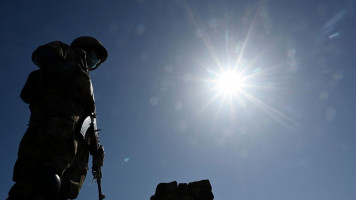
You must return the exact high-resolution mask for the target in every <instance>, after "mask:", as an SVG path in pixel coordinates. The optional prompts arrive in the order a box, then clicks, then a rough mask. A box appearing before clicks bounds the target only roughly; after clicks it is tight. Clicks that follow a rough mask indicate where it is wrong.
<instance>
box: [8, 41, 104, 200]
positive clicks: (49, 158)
mask: <svg viewBox="0 0 356 200" xmlns="http://www.w3.org/2000/svg"><path fill="white" fill-rule="evenodd" d="M106 56H107V55H106ZM105 59H106V57H105ZM105 59H104V60H105ZM32 60H33V62H34V63H35V64H36V65H37V66H39V68H40V69H38V70H36V71H34V72H32V73H31V74H30V75H29V77H28V79H27V81H26V84H25V86H24V88H23V89H22V92H21V98H22V100H23V101H24V102H25V103H27V104H29V108H30V111H31V117H30V122H29V125H28V128H27V130H26V133H25V135H24V136H23V138H22V140H21V143H20V146H19V151H18V159H17V161H16V163H15V167H14V173H13V180H14V181H15V184H14V185H13V187H12V188H11V190H10V191H9V198H8V199H9V200H12V199H19V200H22V199H36V198H38V196H41V197H40V198H42V199H60V198H63V199H68V198H70V199H74V198H76V197H77V195H78V193H79V191H80V188H81V187H82V185H83V182H84V179H85V176H86V174H87V170H88V157H89V148H88V145H87V143H86V141H85V140H84V138H83V137H82V136H81V135H80V134H79V130H80V126H81V123H82V122H83V120H84V118H85V117H87V116H88V115H90V114H91V113H95V105H94V97H93V92H92V85H91V80H90V77H89V69H88V67H87V59H86V52H85V51H83V50H81V49H78V48H74V47H73V45H71V46H69V45H67V44H65V43H62V42H60V41H55V42H51V43H48V44H46V45H43V46H40V47H39V48H37V49H36V50H35V51H34V53H33V55H32ZM102 62H103V61H102ZM99 64H100V63H99ZM53 174H54V175H56V177H57V179H58V178H60V179H59V180H60V183H59V184H60V186H58V185H57V186H58V188H59V187H60V190H59V192H58V191H52V190H57V189H56V188H55V187H56V184H57V183H55V182H56V180H55V179H56V178H55V177H54V178H53V177H51V176H52V175H53ZM51 184H52V185H54V186H55V187H54V189H53V187H52V186H51Z"/></svg>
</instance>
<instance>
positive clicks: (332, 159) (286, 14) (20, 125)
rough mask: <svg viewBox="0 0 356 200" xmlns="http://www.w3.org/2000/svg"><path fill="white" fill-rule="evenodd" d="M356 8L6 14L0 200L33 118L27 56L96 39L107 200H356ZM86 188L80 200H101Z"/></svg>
mask: <svg viewBox="0 0 356 200" xmlns="http://www.w3.org/2000/svg"><path fill="white" fill-rule="evenodd" d="M355 6H356V3H355V1H352V0H340V1H331V0H330V1H329V0H326V1H322V0H320V1H319V0H314V1H311V0H298V1H297V0H293V1H292V0H265V1H254V0H249V1H234V0H231V1H230V0H186V1H181V0H150V1H149V0H126V1H114V0H107V1H93V0H85V1H84V0H72V1H69V0H68V1H46V0H31V1H25V0H23V1H21V0H14V1H5V0H3V1H1V2H0V16H1V17H0V25H1V31H0V44H1V46H0V58H1V65H0V81H1V84H0V91H1V104H0V109H1V112H2V114H1V116H0V119H1V120H0V127H1V131H2V133H1V140H0V151H1V152H2V153H1V166H0V171H1V179H0V199H5V198H6V197H7V192H8V190H9V188H10V187H11V186H12V180H11V176H12V170H13V166H14V163H15V160H16V153H17V150H18V145H19V142H20V139H21V138H22V136H23V134H24V132H25V130H26V125H27V123H28V119H29V115H30V113H29V110H28V106H27V105H26V104H24V103H23V102H22V101H21V99H20V98H19V94H20V91H21V89H22V87H23V85H24V83H25V81H26V78H27V76H28V74H29V73H30V72H31V71H33V70H36V69H37V68H36V66H35V65H34V64H33V63H32V62H31V54H32V52H33V50H34V49H35V48H37V47H38V46H39V45H42V44H45V43H48V42H51V41H55V40H61V41H63V42H66V43H70V42H71V41H72V40H73V39H75V38H76V37H78V36H82V35H90V36H94V37H96V38H98V39H99V40H100V41H102V43H103V44H104V45H105V47H106V48H107V50H108V52H109V58H108V60H107V62H105V63H104V64H103V65H102V66H101V67H100V68H99V69H98V70H96V71H94V72H92V74H91V76H92V79H93V85H94V89H95V96H96V105H97V112H98V126H99V128H101V129H102V132H101V140H102V143H103V145H104V146H105V150H106V160H105V166H104V167H103V176H104V177H103V179H102V187H103V192H104V194H106V196H107V199H127V200H143V199H149V198H150V196H151V195H153V194H154V192H155V188H156V185H157V184H158V183H160V182H171V181H174V180H176V181H177V182H192V181H198V180H201V179H209V180H210V182H211V184H212V187H213V193H214V195H215V199H217V200H262V199H263V200H265V199H267V200H269V199H271V200H272V199H273V200H285V199H288V200H300V199H303V200H304V199H305V200H307V199H310V200H315V199H322V200H336V199H338V200H339V199H340V200H354V199H355V198H356V189H355V188H356V160H355V155H356V126H355V124H356V117H355V113H356V107H355V102H356V90H355V85H356V78H355V77H356V66H355V64H356V54H355V53H356V28H355V27H356V26H355V25H356V23H355V22H356V16H355V14H356V13H355V8H356V7H355ZM224 74H225V75H224ZM234 74H235V75H234ZM229 77H230V78H229ZM231 79H233V80H236V79H238V80H239V81H238V82H234V81H231ZM229 80H230V81H231V82H228V81H229ZM226 82H227V84H226ZM226 85H227V86H231V85H234V87H225V86H226ZM91 179H92V176H91V174H90V172H89V173H88V176H87V180H86V182H85V184H84V186H83V189H82V191H81V193H80V195H79V197H78V199H86V200H91V199H97V187H96V184H95V183H91Z"/></svg>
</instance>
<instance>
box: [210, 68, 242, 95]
mask: <svg viewBox="0 0 356 200" xmlns="http://www.w3.org/2000/svg"><path fill="white" fill-rule="evenodd" d="M242 86H243V78H242V77H241V76H240V75H239V74H237V73H233V72H224V73H222V74H220V75H218V76H217V79H216V89H217V90H218V92H219V93H222V94H236V93H238V92H239V91H240V90H241V89H242Z"/></svg>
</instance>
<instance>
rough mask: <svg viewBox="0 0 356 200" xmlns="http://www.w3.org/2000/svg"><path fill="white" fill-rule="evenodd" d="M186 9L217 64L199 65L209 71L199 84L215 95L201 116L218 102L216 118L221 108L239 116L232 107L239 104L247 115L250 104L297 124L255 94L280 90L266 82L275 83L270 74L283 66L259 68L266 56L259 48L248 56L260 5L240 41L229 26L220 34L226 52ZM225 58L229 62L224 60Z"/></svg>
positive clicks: (287, 121)
mask: <svg viewBox="0 0 356 200" xmlns="http://www.w3.org/2000/svg"><path fill="white" fill-rule="evenodd" d="M185 8H186V11H187V13H188V16H189V18H190V20H191V22H192V24H193V25H194V26H195V28H196V30H198V32H199V37H200V38H201V39H202V42H203V43H204V45H205V47H206V49H207V51H208V52H209V55H210V57H211V59H212V60H213V61H214V63H213V65H211V64H210V65H209V66H204V65H203V64H201V63H200V66H201V67H202V68H205V69H206V70H205V71H207V72H208V77H207V78H201V79H200V80H198V81H201V82H205V83H208V84H209V85H210V88H209V93H212V94H213V95H212V96H211V98H210V99H208V100H207V101H206V103H205V104H203V105H201V111H200V114H201V113H203V112H204V111H205V110H206V109H207V108H209V107H210V106H212V104H216V103H217V102H219V103H218V106H217V113H216V117H219V115H220V113H221V112H222V109H223V108H224V107H226V106H229V107H230V108H231V109H230V112H231V113H236V108H237V107H236V106H233V105H238V108H240V109H241V110H243V111H244V112H248V110H249V108H248V107H247V104H248V105H249V106H254V107H256V108H258V109H259V110H260V111H262V112H263V113H266V114H267V115H268V116H270V118H271V119H273V120H275V121H276V122H278V123H281V124H282V125H285V126H286V127H288V126H289V124H296V123H295V122H294V121H293V120H292V119H290V118H289V117H288V116H287V115H286V114H284V113H283V112H282V111H281V110H280V109H278V106H276V105H274V106H273V105H271V104H268V103H267V102H268V101H266V100H265V99H264V98H263V95H256V91H259V92H257V93H258V94H261V93H268V90H277V89H278V88H277V87H278V86H277V85H276V84H268V83H267V84H266V79H268V80H269V81H272V82H273V79H271V76H270V74H273V73H275V72H276V71H278V69H280V67H281V63H279V64H275V65H272V66H271V65H270V66H258V65H256V64H255V63H256V61H259V62H260V63H261V60H260V59H262V58H260V55H261V54H264V53H265V51H264V50H263V49H259V48H258V47H254V48H253V49H255V50H256V52H255V53H254V56H252V57H251V56H246V55H245V52H246V49H247V48H251V47H253V46H250V41H253V33H254V28H255V24H256V21H257V20H258V16H259V13H260V5H259V6H258V8H257V9H256V11H255V14H254V16H252V20H251V23H250V24H249V26H248V28H247V29H246V28H245V29H246V34H245V36H244V37H242V38H241V39H239V38H233V37H232V36H231V35H234V34H231V33H229V27H225V30H222V31H225V33H224V34H221V35H225V37H224V40H225V44H224V45H225V47H226V49H221V45H214V44H216V43H214V42H213V40H212V39H211V38H212V37H210V35H209V33H208V32H203V31H201V30H202V27H204V24H203V23H201V22H200V21H199V20H198V19H197V18H196V17H195V15H194V12H193V11H192V10H191V9H190V8H189V7H188V6H187V4H186V3H185ZM235 35H237V34H235ZM214 39H215V38H214ZM236 43H239V44H240V47H241V48H240V50H239V52H238V53H235V52H231V49H230V48H229V46H234V45H235V46H236V45H237V44H236ZM221 52H226V55H224V56H221ZM219 53H220V54H219ZM231 55H233V56H231ZM222 57H224V58H226V59H222ZM243 61H249V62H243ZM262 63H263V62H262ZM214 66H215V67H214ZM266 77H268V78H266ZM268 80H267V81H268ZM234 109H235V110H234ZM200 114H199V115H200Z"/></svg>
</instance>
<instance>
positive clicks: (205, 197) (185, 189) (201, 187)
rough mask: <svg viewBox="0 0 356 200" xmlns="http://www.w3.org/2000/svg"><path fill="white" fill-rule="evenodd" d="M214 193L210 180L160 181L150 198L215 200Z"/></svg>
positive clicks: (162, 199)
mask: <svg viewBox="0 0 356 200" xmlns="http://www.w3.org/2000/svg"><path fill="white" fill-rule="evenodd" d="M213 199H214V195H213V193H212V188H211V185H210V182H209V180H201V181H196V182H191V183H179V184H177V182H176V181H173V182H170V183H160V184H158V185H157V188H156V193H155V194H154V195H153V196H152V197H151V199H150V200H213Z"/></svg>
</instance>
